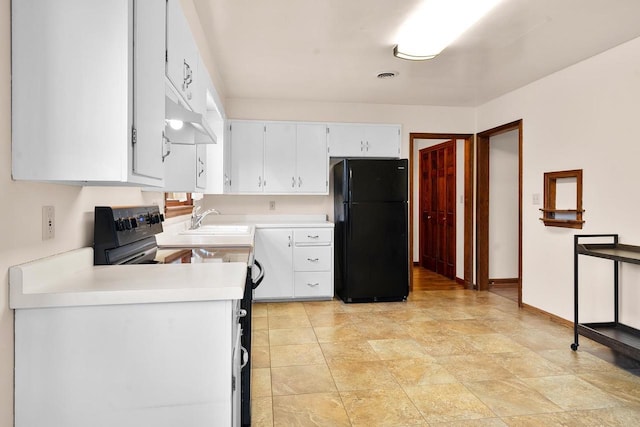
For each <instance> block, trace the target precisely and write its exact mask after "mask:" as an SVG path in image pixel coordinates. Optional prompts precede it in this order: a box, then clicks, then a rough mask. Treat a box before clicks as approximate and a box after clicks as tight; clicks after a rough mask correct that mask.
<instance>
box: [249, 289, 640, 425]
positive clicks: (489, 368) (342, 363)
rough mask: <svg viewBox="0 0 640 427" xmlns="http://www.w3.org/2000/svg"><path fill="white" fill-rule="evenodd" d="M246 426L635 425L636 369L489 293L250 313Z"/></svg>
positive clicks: (639, 415) (638, 402)
mask: <svg viewBox="0 0 640 427" xmlns="http://www.w3.org/2000/svg"><path fill="white" fill-rule="evenodd" d="M253 316H254V319H253V325H254V331H253V334H254V344H253V346H254V349H253V352H252V357H253V359H252V361H253V372H252V377H253V390H252V403H253V424H252V425H253V426H256V427H258V426H287V427H290V426H332V427H333V426H547V425H549V426H580V427H582V426H625V427H626V426H637V425H640V364H639V363H638V362H635V361H632V360H630V359H625V358H616V357H615V355H613V353H611V351H609V349H607V348H606V347H603V346H601V345H599V344H597V343H594V342H592V341H589V340H588V339H586V338H584V337H580V349H579V350H578V351H577V352H573V351H571V349H570V348H569V345H570V344H571V342H572V341H573V332H572V330H571V329H569V328H567V327H565V326H562V325H559V324H556V323H554V322H552V321H550V320H547V319H546V318H544V317H542V316H540V315H537V314H534V313H531V312H527V311H524V310H519V309H518V308H517V305H516V304H514V302H513V301H510V300H508V299H506V298H504V297H502V296H499V295H496V294H493V293H488V292H480V293H479V292H474V291H465V290H454V291H417V292H414V293H412V295H411V296H410V298H409V301H407V302H405V303H374V304H344V303H342V302H340V301H338V300H334V301H325V302H292V303H256V304H255V305H254V308H253Z"/></svg>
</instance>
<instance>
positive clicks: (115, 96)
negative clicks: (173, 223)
mask: <svg viewBox="0 0 640 427" xmlns="http://www.w3.org/2000/svg"><path fill="white" fill-rule="evenodd" d="M165 13H166V7H165V2H160V1H157V0H136V1H126V0H118V1H108V2H105V1H103V0H57V1H55V2H42V1H38V0H20V1H15V2H13V3H12V6H11V15H12V25H11V28H12V39H11V42H12V50H11V51H12V168H13V170H12V173H13V178H14V179H25V180H38V181H60V182H67V183H78V184H133V185H151V186H160V185H162V184H163V176H164V164H163V158H164V155H165V154H166V151H165V144H164V141H163V130H164V124H165V123H164V120H165V104H164V92H165V89H164V88H165Z"/></svg>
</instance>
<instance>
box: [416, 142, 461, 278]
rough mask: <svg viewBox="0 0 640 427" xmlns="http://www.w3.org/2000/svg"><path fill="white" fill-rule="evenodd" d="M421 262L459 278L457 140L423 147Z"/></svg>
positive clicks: (451, 276)
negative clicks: (457, 275)
mask: <svg viewBox="0 0 640 427" xmlns="http://www.w3.org/2000/svg"><path fill="white" fill-rule="evenodd" d="M419 153H420V175H419V176H420V182H419V187H420V191H419V195H420V197H419V201H418V203H419V206H420V209H419V219H418V221H419V228H420V243H419V245H418V246H419V249H420V256H419V259H420V265H421V266H422V267H423V268H426V269H427V270H431V271H433V272H435V273H438V274H440V275H442V276H444V277H446V278H448V279H451V280H455V278H456V142H455V141H454V140H453V139H450V140H448V141H446V142H443V143H440V144H438V145H435V146H433V147H428V148H423V149H421V150H420V152H419Z"/></svg>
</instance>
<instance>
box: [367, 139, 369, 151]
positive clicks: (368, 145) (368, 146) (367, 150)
mask: <svg viewBox="0 0 640 427" xmlns="http://www.w3.org/2000/svg"><path fill="white" fill-rule="evenodd" d="M367 152H369V141H367Z"/></svg>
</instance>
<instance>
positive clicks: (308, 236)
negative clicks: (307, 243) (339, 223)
mask: <svg viewBox="0 0 640 427" xmlns="http://www.w3.org/2000/svg"><path fill="white" fill-rule="evenodd" d="M319 237H320V236H318V235H317V234H316V235H314V236H310V235H309V234H307V238H308V239H317V238H319Z"/></svg>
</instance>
